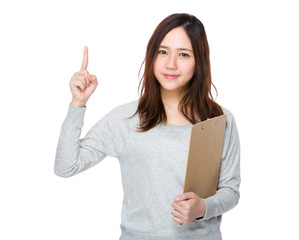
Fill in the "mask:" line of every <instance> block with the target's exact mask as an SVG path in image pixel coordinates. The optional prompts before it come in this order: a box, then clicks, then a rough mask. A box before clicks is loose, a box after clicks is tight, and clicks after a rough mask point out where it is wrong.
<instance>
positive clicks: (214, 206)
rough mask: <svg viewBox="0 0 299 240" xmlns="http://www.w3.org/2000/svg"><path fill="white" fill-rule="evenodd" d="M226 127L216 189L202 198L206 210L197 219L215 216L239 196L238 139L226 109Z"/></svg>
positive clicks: (232, 119) (226, 208) (230, 207)
mask: <svg viewBox="0 0 299 240" xmlns="http://www.w3.org/2000/svg"><path fill="white" fill-rule="evenodd" d="M225 114H226V115H227V127H226V130H225V138H224V142H223V151H222V157H221V166H220V173H219V180H218V189H217V192H216V194H215V195H214V196H211V197H208V198H206V199H203V200H204V201H205V202H206V212H205V215H204V217H203V218H200V219H197V220H198V221H202V220H208V219H210V218H212V217H217V216H219V215H222V214H223V213H225V212H227V211H229V210H230V209H232V208H234V207H235V206H236V205H237V204H238V202H239V198H240V192H239V186H240V182H241V177H240V141H239V135H238V130H237V125H236V122H235V119H234V116H233V115H232V113H230V112H229V111H228V110H226V112H225Z"/></svg>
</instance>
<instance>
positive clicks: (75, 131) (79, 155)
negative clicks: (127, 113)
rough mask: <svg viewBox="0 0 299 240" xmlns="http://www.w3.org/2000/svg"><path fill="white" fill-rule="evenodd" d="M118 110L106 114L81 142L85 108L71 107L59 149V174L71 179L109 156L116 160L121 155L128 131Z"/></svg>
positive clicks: (62, 128)
mask: <svg viewBox="0 0 299 240" xmlns="http://www.w3.org/2000/svg"><path fill="white" fill-rule="evenodd" d="M117 110H118V108H115V109H113V110H112V111H110V112H109V113H108V114H106V115H105V116H104V117H103V118H102V119H101V120H99V121H98V122H97V123H96V124H95V125H94V126H93V127H92V128H91V129H90V130H89V131H88V132H87V134H86V136H85V137H84V138H82V139H80V135H81V128H82V127H83V125H84V123H83V122H84V115H85V111H86V107H84V108H79V107H76V106H74V105H72V104H70V105H69V109H68V113H67V116H66V118H65V120H64V122H63V124H62V127H61V130H60V136H59V140H58V145H57V149H56V157H55V164H54V172H55V174H56V175H58V176H60V177H71V176H73V175H75V174H78V173H80V172H83V171H85V170H87V169H88V168H91V167H93V166H94V165H96V164H98V163H99V162H100V161H102V160H103V159H104V158H105V157H106V156H107V155H108V156H111V157H117V156H118V155H119V154H120V153H121V151H122V150H123V148H124V146H125V140H126V138H127V135H128V130H127V129H126V127H125V123H124V119H122V118H121V114H120V112H119V111H117Z"/></svg>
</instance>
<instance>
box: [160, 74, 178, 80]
mask: <svg viewBox="0 0 299 240" xmlns="http://www.w3.org/2000/svg"><path fill="white" fill-rule="evenodd" d="M163 75H164V77H165V78H167V79H176V78H177V77H178V76H179V75H174V74H163Z"/></svg>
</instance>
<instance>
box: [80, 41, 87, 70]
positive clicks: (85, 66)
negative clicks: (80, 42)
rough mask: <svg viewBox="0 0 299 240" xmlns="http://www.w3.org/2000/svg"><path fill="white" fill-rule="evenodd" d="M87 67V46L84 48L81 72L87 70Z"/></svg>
mask: <svg viewBox="0 0 299 240" xmlns="http://www.w3.org/2000/svg"><path fill="white" fill-rule="evenodd" d="M87 65H88V48H87V46H84V53H83V60H82V66H81V71H85V70H86V69H87Z"/></svg>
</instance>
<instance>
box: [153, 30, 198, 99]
mask: <svg viewBox="0 0 299 240" xmlns="http://www.w3.org/2000/svg"><path fill="white" fill-rule="evenodd" d="M194 69H195V59H194V54H193V49H192V45H191V41H190V39H189V37H188V35H187V33H186V32H185V30H184V28H183V27H177V28H174V29H172V30H171V31H170V32H168V33H167V35H166V36H165V38H164V39H163V40H162V42H161V45H160V48H159V49H158V55H157V57H156V59H155V62H154V74H155V77H156V78H157V80H158V82H159V83H160V85H161V93H163V92H166V91H171V92H177V93H178V94H181V93H183V92H184V91H185V89H186V86H187V85H186V84H187V83H188V82H189V81H190V80H191V78H192V77H193V75H194Z"/></svg>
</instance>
